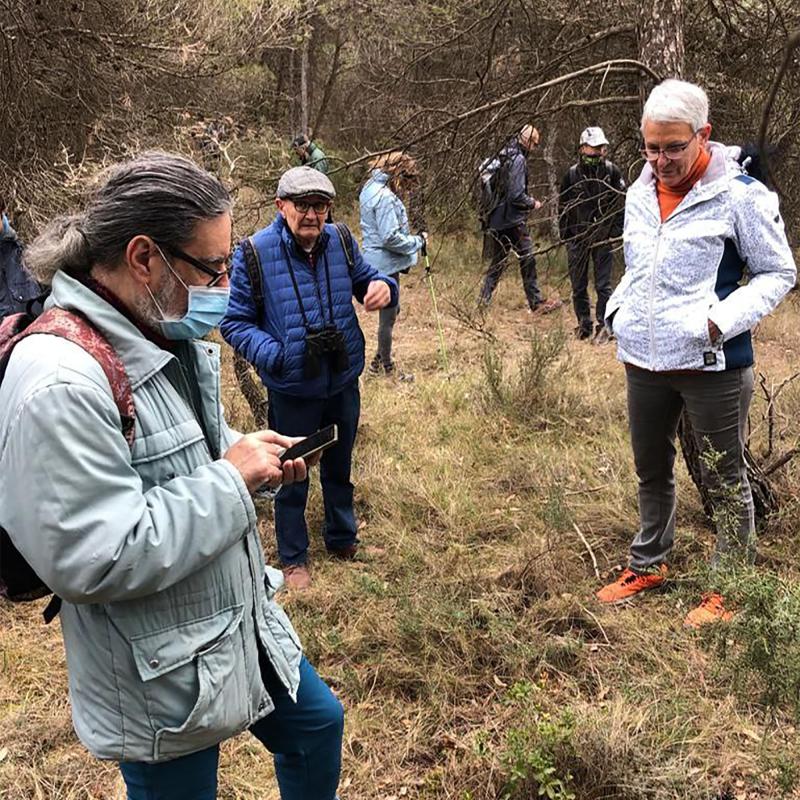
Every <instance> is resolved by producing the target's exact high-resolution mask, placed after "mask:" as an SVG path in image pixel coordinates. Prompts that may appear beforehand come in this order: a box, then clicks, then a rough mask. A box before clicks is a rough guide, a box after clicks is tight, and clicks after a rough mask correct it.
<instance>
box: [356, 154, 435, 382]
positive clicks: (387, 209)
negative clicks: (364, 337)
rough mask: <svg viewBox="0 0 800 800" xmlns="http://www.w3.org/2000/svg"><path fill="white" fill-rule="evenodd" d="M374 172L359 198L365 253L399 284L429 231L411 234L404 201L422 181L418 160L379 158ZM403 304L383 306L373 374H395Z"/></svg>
mask: <svg viewBox="0 0 800 800" xmlns="http://www.w3.org/2000/svg"><path fill="white" fill-rule="evenodd" d="M370 167H371V168H372V172H371V173H370V177H369V179H368V180H367V182H366V183H365V184H364V188H363V189H362V190H361V195H360V196H359V204H360V207H361V237H362V242H363V246H364V256H365V258H366V259H367V260H368V261H369V263H370V264H372V265H373V266H374V267H376V268H378V269H380V270H381V271H382V272H383V273H385V274H386V275H391V276H392V277H393V278H394V279H395V280H396V281H397V285H398V291H399V287H400V273H401V272H408V270H409V269H410V268H411V267H413V266H414V265H415V264H416V263H417V254H418V253H419V251H420V250H421V249H422V248H423V246H424V245H425V242H426V241H427V238H428V235H427V233H424V232H422V233H419V234H416V235H415V234H412V233H411V228H410V226H409V223H408V212H407V211H406V207H405V205H404V204H403V199H402V198H404V197H406V196H407V195H408V193H409V192H410V191H411V190H412V189H413V188H414V187H415V186H416V185H417V184H418V183H419V171H418V169H417V164H416V162H415V161H414V159H413V158H411V156H409V155H406V154H405V153H403V152H400V151H394V152H391V153H386V154H385V155H382V156H378V157H377V158H376V159H374V160H373V161H372V162H371V164H370ZM399 312H400V303H399V302H398V303H397V305H395V306H392V307H390V308H382V309H381V310H380V312H379V316H378V348H377V351H376V352H375V355H374V357H373V359H372V361H371V362H370V365H369V371H370V374H372V375H391V374H392V373H393V372H394V369H395V365H394V361H392V331H393V328H394V324H395V320H396V319H397V315H398V314H399Z"/></svg>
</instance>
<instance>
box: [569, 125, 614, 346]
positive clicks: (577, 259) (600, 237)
mask: <svg viewBox="0 0 800 800" xmlns="http://www.w3.org/2000/svg"><path fill="white" fill-rule="evenodd" d="M578 152H579V157H578V162H577V163H576V164H573V165H572V166H571V167H570V168H569V169H568V170H567V173H566V175H564V179H563V180H562V181H561V194H560V196H559V203H558V228H559V232H560V234H561V241H562V242H564V244H565V245H566V247H567V258H568V261H569V279H570V283H571V284H572V305H573V307H574V308H575V316H576V317H577V318H578V327H577V328H576V329H575V334H576V336H577V337H578V338H579V339H590V338H591V337H592V333H593V331H592V310H591V305H590V303H589V291H588V289H589V261H590V260H591V261H592V262H593V263H594V287H595V290H596V291H597V311H596V320H597V325H596V328H595V330H594V340H593V341H595V342H596V343H598V344H602V343H603V342H607V341H608V339H609V333H608V331H607V330H606V328H605V325H604V324H603V318H604V315H605V310H606V303H607V302H608V298H609V297H611V269H612V263H613V257H612V253H611V244H610V242H609V241H608V240H609V239H611V238H614V237H617V236H621V235H622V222H623V218H624V213H625V207H624V194H625V181H624V179H623V177H622V173H621V172H620V171H619V169H618V168H617V167H616V166H615V165H614V164H612V163H611V162H610V161H609V160H608V159H607V158H606V155H607V153H608V139H606V135H605V134H604V133H603V129H602V128H597V127H591V128H586V130H584V131H583V133H581V138H580V149H579V151H578Z"/></svg>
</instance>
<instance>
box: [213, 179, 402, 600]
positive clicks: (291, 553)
mask: <svg viewBox="0 0 800 800" xmlns="http://www.w3.org/2000/svg"><path fill="white" fill-rule="evenodd" d="M335 196H336V190H335V189H334V187H333V184H332V183H331V181H330V179H329V178H328V177H327V176H326V175H324V174H323V173H322V172H319V171H318V170H315V169H312V168H311V167H293V168H292V169H290V170H287V171H286V172H285V173H284V174H283V175H282V176H281V179H280V181H279V182H278V190H277V197H276V200H275V204H276V206H277V208H278V212H279V213H278V215H277V217H276V218H275V220H274V221H273V222H272V224H271V225H269V226H268V227H266V228H263V229H262V230H260V231H258V232H257V233H255V234H254V235H253V236H251V237H250V238H249V239H245V240H243V241H242V242H241V244H240V246H239V247H238V248H237V249H236V252H235V253H234V256H233V266H232V273H231V297H230V302H229V304H228V312H227V314H226V316H225V319H223V321H222V325H221V326H220V330H221V331H222V335H223V336H224V338H225V340H226V341H227V342H228V344H230V345H232V346H233V347H234V349H235V350H236V351H237V352H239V353H240V354H241V355H242V356H244V358H245V359H247V361H249V362H250V363H251V364H252V365H253V366H254V367H255V368H256V371H257V372H258V374H259V377H260V378H261V380H262V381H263V383H264V385H265V386H266V387H267V394H268V396H269V420H270V424H275V425H278V426H279V430H281V431H282V432H283V433H287V435H288V431H295V433H294V434H291V435H294V436H309V435H310V434H312V433H314V432H316V431H317V430H318V429H320V428H323V427H326V426H328V425H333V424H335V425H337V427H338V441H337V443H336V444H335V445H334V446H333V447H331V448H329V449H328V450H326V451H325V452H324V454H323V455H322V459H321V461H320V483H321V484H322V497H323V502H324V505H325V522H324V526H323V537H324V540H325V547H326V549H327V550H328V552H329V553H330V554H331V555H332V556H334V557H338V558H343V559H351V558H353V557H354V556H355V554H356V550H357V547H358V539H357V537H356V519H355V513H354V511H353V484H352V483H351V482H350V467H351V459H352V453H353V444H354V442H355V437H356V430H357V429H358V419H359V413H360V408H361V399H360V394H359V390H358V376H359V375H360V374H361V372H362V370H363V369H364V335H363V333H362V332H361V327H360V326H359V324H358V318H357V317H356V313H355V309H354V308H353V297H355V298H356V300H358V301H359V302H360V303H363V304H364V308H365V310H366V311H379V310H380V309H382V308H387V307H393V306H395V305H396V304H397V284H396V282H395V281H394V280H393V279H392V278H389V277H387V276H386V275H383V274H382V273H380V272H378V270H377V269H375V268H374V267H372V266H370V265H369V264H368V263H367V262H366V261H365V260H364V258H363V257H362V255H361V252H360V251H359V248H358V245H357V244H356V242H355V239H354V237H353V235H352V234H351V233H350V230H349V229H348V228H347V227H346V226H345V225H343V224H341V223H339V224H337V225H330V224H326V223H325V217H326V215H327V214H328V212H329V211H330V209H331V206H332V204H333V199H334V197H335ZM307 498H308V481H302V482H298V483H295V484H293V485H292V486H288V487H285V488H284V489H282V490H281V492H280V493H279V494H278V496H277V497H276V498H275V533H276V535H277V539H278V555H279V556H280V559H281V563H282V565H283V571H284V576H285V578H286V583H287V585H288V586H289V587H290V588H293V589H305V588H307V587H308V586H309V585H310V583H311V576H310V574H309V572H308V566H307V561H308V529H307V527H306V520H305V509H306V500H307Z"/></svg>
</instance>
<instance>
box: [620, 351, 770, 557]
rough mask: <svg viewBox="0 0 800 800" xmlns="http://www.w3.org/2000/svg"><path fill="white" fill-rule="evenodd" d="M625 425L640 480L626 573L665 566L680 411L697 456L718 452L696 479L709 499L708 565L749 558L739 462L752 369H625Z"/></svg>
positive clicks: (751, 537)
mask: <svg viewBox="0 0 800 800" xmlns="http://www.w3.org/2000/svg"><path fill="white" fill-rule="evenodd" d="M626 372H627V383H628V424H629V427H630V433H631V445H632V446H633V459H634V462H635V465H636V474H637V476H638V478H639V516H640V521H641V527H640V529H639V532H638V533H637V534H636V538H635V539H634V540H633V544H632V545H631V569H633V570H638V571H645V570H646V569H648V568H649V567H652V566H654V565H657V564H660V563H662V562H664V561H665V560H666V558H667V555H668V554H669V552H670V550H671V549H672V543H673V540H674V538H675V477H674V474H673V466H674V464H675V453H676V448H675V437H676V434H677V428H678V419H679V417H680V415H681V411H682V410H683V408H684V406H685V407H686V412H687V414H688V415H689V419H690V420H691V423H692V427H693V428H694V433H695V437H696V438H697V444H698V447H699V448H700V451H701V453H702V452H706V451H708V449H709V444H710V445H711V448H713V450H714V451H715V452H716V453H718V454H719V457H718V461H717V463H716V464H715V466H714V468H713V469H711V470H710V469H709V467H708V465H706V464H702V479H703V482H704V483H705V485H706V486H708V487H709V488H710V489H711V492H712V495H713V496H714V498H715V521H716V523H717V525H716V527H717V545H716V552H715V554H714V559H713V561H712V564H714V565H717V564H719V562H720V560H721V559H723V558H725V557H730V558H738V559H741V560H742V561H752V559H753V558H754V556H755V523H754V514H753V496H752V494H751V492H750V484H749V482H748V480H747V467H746V464H745V461H744V447H745V444H746V430H745V429H746V425H747V411H748V409H749V407H750V399H751V397H752V395H753V368H752V367H744V368H741V369H732V370H727V371H725V372H686V373H668V372H649V371H647V370H642V369H636V368H635V367H630V366H629V367H627V370H626Z"/></svg>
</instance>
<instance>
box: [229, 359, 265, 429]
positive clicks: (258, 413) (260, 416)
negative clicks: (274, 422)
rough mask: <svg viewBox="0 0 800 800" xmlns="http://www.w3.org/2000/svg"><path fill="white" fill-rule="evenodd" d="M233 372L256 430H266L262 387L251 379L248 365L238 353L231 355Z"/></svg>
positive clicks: (251, 374)
mask: <svg viewBox="0 0 800 800" xmlns="http://www.w3.org/2000/svg"><path fill="white" fill-rule="evenodd" d="M233 370H234V372H235V373H236V380H237V381H238V383H239V388H240V389H241V391H242V394H243V395H244V399H245V400H247V405H249V406H250V411H251V412H252V414H253V420H254V421H255V424H256V430H262V429H263V428H267V427H268V423H267V397H266V394H265V393H264V387H263V386H261V384H260V383H258V382H257V381H256V379H255V378H254V377H253V373H252V372H251V371H250V365H249V364H248V363H247V361H245V359H244V357H243V356H240V355H239V353H234V354H233Z"/></svg>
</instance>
